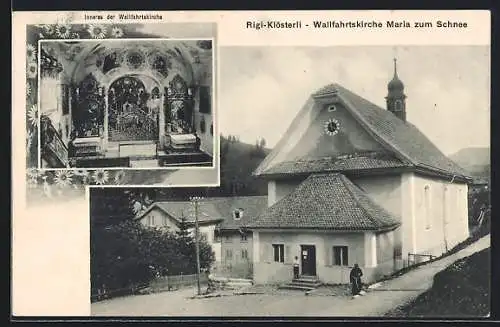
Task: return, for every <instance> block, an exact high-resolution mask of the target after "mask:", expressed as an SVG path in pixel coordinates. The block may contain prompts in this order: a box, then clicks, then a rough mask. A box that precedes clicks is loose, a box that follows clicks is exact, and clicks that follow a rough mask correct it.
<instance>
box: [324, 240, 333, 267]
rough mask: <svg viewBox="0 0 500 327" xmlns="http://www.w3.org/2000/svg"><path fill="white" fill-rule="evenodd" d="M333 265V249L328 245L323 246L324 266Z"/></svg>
mask: <svg viewBox="0 0 500 327" xmlns="http://www.w3.org/2000/svg"><path fill="white" fill-rule="evenodd" d="M331 265H333V248H332V247H331V246H330V245H328V244H327V245H325V266H331Z"/></svg>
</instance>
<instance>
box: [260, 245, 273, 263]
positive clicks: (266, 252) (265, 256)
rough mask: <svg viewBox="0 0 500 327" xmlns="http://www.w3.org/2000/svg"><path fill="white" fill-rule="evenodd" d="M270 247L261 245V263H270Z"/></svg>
mask: <svg viewBox="0 0 500 327" xmlns="http://www.w3.org/2000/svg"><path fill="white" fill-rule="evenodd" d="M271 254H272V245H271V244H263V245H262V262H271Z"/></svg>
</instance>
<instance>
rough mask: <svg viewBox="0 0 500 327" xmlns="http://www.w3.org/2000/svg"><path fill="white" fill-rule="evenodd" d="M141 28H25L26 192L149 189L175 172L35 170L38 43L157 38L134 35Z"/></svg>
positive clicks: (63, 25) (66, 24) (48, 193)
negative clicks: (113, 187)
mask: <svg viewBox="0 0 500 327" xmlns="http://www.w3.org/2000/svg"><path fill="white" fill-rule="evenodd" d="M141 26H143V25H142V24H71V22H69V21H64V22H61V23H58V24H43V25H27V26H26V33H27V35H26V42H27V44H26V116H27V117H26V118H27V119H26V131H27V133H26V135H27V137H26V154H27V155H26V167H27V172H26V180H27V188H28V190H31V191H33V190H34V189H38V190H40V191H42V192H41V194H43V195H45V196H48V197H52V196H54V195H58V194H59V195H61V194H64V193H65V192H66V191H68V190H70V189H73V190H74V189H80V191H82V190H84V188H85V186H86V185H152V184H158V183H162V182H163V181H164V180H165V179H166V178H167V176H168V175H170V174H171V173H173V172H174V171H176V170H129V169H127V170H105V169H81V170H76V171H75V170H74V169H68V170H47V169H38V168H37V167H38V160H39V159H38V102H37V101H38V98H37V95H38V79H37V77H38V73H39V72H38V56H39V53H37V52H38V41H39V40H44V39H75V40H76V39H96V40H99V39H116V38H128V39H131V38H151V39H154V38H159V37H160V36H155V35H144V34H143V33H138V32H136V30H137V28H138V27H141Z"/></svg>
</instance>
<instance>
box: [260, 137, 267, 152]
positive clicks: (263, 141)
mask: <svg viewBox="0 0 500 327" xmlns="http://www.w3.org/2000/svg"><path fill="white" fill-rule="evenodd" d="M259 145H260V148H261V149H264V148H265V147H266V140H265V139H264V138H261V139H260V143H259Z"/></svg>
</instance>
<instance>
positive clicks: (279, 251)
mask: <svg viewBox="0 0 500 327" xmlns="http://www.w3.org/2000/svg"><path fill="white" fill-rule="evenodd" d="M273 252H274V262H285V245H284V244H273Z"/></svg>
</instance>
